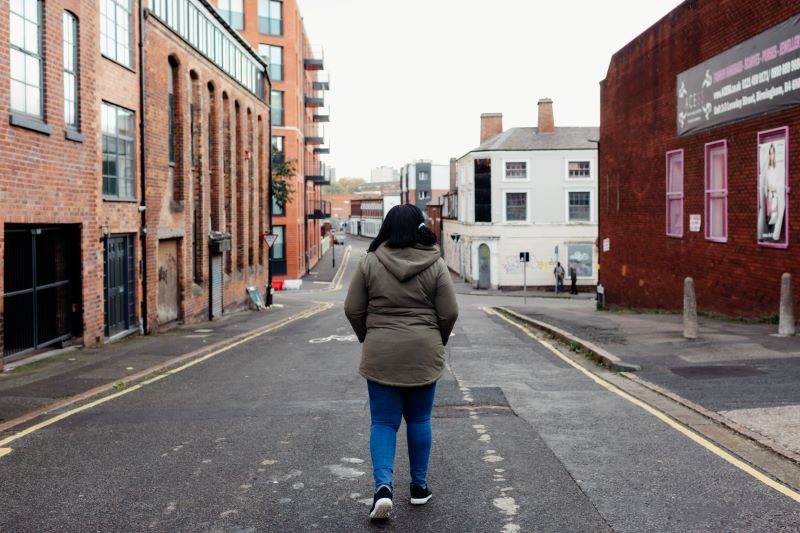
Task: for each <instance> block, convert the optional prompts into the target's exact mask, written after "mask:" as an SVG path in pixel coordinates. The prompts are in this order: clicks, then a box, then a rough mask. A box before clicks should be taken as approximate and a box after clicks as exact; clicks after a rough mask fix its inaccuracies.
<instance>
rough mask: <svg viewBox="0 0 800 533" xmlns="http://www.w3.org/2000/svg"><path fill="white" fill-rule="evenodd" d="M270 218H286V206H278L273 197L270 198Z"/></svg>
mask: <svg viewBox="0 0 800 533" xmlns="http://www.w3.org/2000/svg"><path fill="white" fill-rule="evenodd" d="M272 216H276V217H282V216H286V206H285V205H283V206H282V205H280V204H279V203H278V201H277V200H276V199H275V197H274V196H273V197H272Z"/></svg>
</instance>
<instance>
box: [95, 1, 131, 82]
mask: <svg viewBox="0 0 800 533" xmlns="http://www.w3.org/2000/svg"><path fill="white" fill-rule="evenodd" d="M132 3H133V0H100V52H101V53H102V54H103V55H104V56H106V57H107V58H109V59H112V60H114V61H116V62H117V63H120V64H121V65H125V66H126V67H132V66H133V28H132V26H133V15H132V13H133V6H132Z"/></svg>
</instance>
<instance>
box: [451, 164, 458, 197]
mask: <svg viewBox="0 0 800 533" xmlns="http://www.w3.org/2000/svg"><path fill="white" fill-rule="evenodd" d="M457 176H458V173H457V172H456V158H455V157H451V158H450V192H456V188H457V187H458V181H457Z"/></svg>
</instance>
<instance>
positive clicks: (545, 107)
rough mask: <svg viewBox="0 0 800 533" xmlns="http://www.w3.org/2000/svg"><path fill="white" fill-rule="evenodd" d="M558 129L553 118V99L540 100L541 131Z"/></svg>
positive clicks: (548, 131)
mask: <svg viewBox="0 0 800 533" xmlns="http://www.w3.org/2000/svg"><path fill="white" fill-rule="evenodd" d="M555 131H556V125H555V121H554V119H553V101H552V100H551V99H549V98H542V99H541V100H539V129H538V132H539V133H554V132H555Z"/></svg>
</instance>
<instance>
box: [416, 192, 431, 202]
mask: <svg viewBox="0 0 800 533" xmlns="http://www.w3.org/2000/svg"><path fill="white" fill-rule="evenodd" d="M430 197H431V191H417V198H419V199H420V200H428V199H429V198H430Z"/></svg>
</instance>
